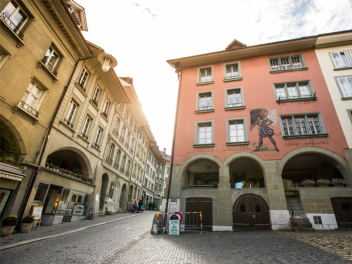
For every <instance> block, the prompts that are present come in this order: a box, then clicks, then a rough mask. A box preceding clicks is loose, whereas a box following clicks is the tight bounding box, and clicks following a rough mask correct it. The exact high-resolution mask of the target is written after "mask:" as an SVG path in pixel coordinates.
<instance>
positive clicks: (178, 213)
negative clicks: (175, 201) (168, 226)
mask: <svg viewBox="0 0 352 264" xmlns="http://www.w3.org/2000/svg"><path fill="white" fill-rule="evenodd" d="M174 214H177V215H179V216H180V222H182V214H181V213H180V212H176V213H174Z"/></svg>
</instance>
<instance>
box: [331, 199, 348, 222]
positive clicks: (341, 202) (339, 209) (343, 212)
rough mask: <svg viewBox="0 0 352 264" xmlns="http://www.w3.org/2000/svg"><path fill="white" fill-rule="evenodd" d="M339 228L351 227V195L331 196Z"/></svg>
mask: <svg viewBox="0 0 352 264" xmlns="http://www.w3.org/2000/svg"><path fill="white" fill-rule="evenodd" d="M331 203H332V207H333V209H334V213H335V218H336V222H337V225H338V227H339V228H352V197H336V198H331Z"/></svg>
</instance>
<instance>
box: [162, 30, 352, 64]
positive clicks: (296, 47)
mask: <svg viewBox="0 0 352 264" xmlns="http://www.w3.org/2000/svg"><path fill="white" fill-rule="evenodd" d="M351 32H352V30H345V31H339V32H332V33H326V34H319V35H314V36H308V37H301V38H296V39H290V40H283V41H276V42H271V43H264V44H259V45H253V46H246V45H245V44H243V43H242V42H240V41H238V40H236V39H235V40H233V41H232V42H231V43H230V44H229V45H228V46H227V47H226V49H225V50H222V51H216V52H211V53H205V54H199V55H194V56H188V57H182V58H177V59H172V60H167V63H169V64H170V66H171V67H173V68H174V69H183V68H188V67H195V66H202V65H206V64H211V63H217V62H225V61H231V60H239V59H244V58H251V57H257V56H262V55H270V54H277V53H283V52H294V51H300V50H305V49H314V48H316V43H317V39H318V38H320V37H323V36H325V37H326V36H331V35H341V34H344V33H351Z"/></svg>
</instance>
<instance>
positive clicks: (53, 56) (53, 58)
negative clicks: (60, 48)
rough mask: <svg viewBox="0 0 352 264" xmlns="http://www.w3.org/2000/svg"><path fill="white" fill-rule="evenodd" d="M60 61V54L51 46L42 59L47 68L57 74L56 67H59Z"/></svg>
mask: <svg viewBox="0 0 352 264" xmlns="http://www.w3.org/2000/svg"><path fill="white" fill-rule="evenodd" d="M59 61H60V56H59V54H58V52H57V51H56V50H55V49H54V48H53V47H52V46H51V47H50V48H49V49H48V50H47V51H46V53H45V56H44V58H43V60H42V62H43V64H44V65H45V66H46V68H47V69H48V70H49V71H51V72H52V73H53V74H54V75H55V76H56V75H57V71H56V69H57V68H58V66H59V64H58V62H59Z"/></svg>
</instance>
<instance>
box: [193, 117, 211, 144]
mask: <svg viewBox="0 0 352 264" xmlns="http://www.w3.org/2000/svg"><path fill="white" fill-rule="evenodd" d="M203 126H205V128H206V127H209V126H210V127H211V138H210V139H211V142H210V143H199V142H200V138H199V137H200V127H203ZM206 133H207V131H205V141H206V140H207V136H206ZM214 145H215V143H214V120H205V121H196V122H195V133H194V145H193V147H195V148H202V147H213V146H214Z"/></svg>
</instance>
